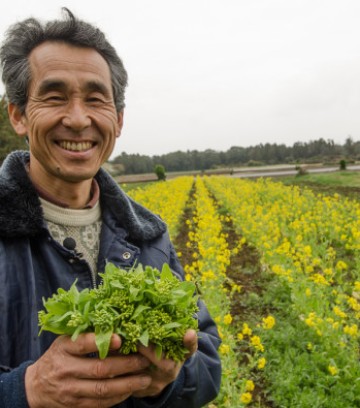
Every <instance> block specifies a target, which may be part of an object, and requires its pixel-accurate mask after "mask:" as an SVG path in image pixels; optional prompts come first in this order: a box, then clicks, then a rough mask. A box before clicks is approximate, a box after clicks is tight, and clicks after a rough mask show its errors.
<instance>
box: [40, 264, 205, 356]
mask: <svg viewBox="0 0 360 408" xmlns="http://www.w3.org/2000/svg"><path fill="white" fill-rule="evenodd" d="M100 276H101V278H102V283H101V284H100V285H99V286H98V287H97V288H93V289H83V290H81V291H79V290H78V289H77V287H76V281H75V282H74V283H73V284H72V286H71V287H70V289H69V290H68V291H66V290H64V289H62V288H59V289H58V290H57V293H55V294H54V295H53V296H52V297H50V298H48V299H47V300H45V299H43V303H44V307H45V310H41V311H40V312H39V326H40V328H41V329H40V333H41V332H42V331H43V330H46V331H50V332H52V333H55V334H59V335H60V334H66V335H69V336H71V338H72V340H74V341H75V340H76V339H77V337H78V336H79V334H80V333H85V332H94V333H95V337H96V345H97V348H98V351H99V357H100V358H101V359H104V358H105V357H106V356H107V355H108V353H109V347H110V340H111V336H112V334H113V333H117V334H119V335H120V336H121V338H122V344H121V348H120V350H119V352H120V353H122V354H130V353H133V352H136V351H137V349H138V345H139V343H141V344H143V345H144V346H148V345H149V343H152V344H154V345H155V347H156V353H157V355H158V357H160V356H161V355H164V356H165V357H166V358H170V359H173V360H174V361H177V362H178V361H182V360H184V358H185V355H186V353H187V352H188V350H187V349H186V348H185V347H184V345H183V337H184V334H185V332H186V330H187V329H190V328H191V329H195V330H198V324H197V319H196V312H197V311H198V307H197V295H195V291H196V288H195V284H194V283H192V282H188V281H180V280H179V279H177V278H176V277H175V276H174V274H173V273H172V272H171V270H170V267H169V266H168V265H167V264H165V265H164V266H163V268H162V270H161V272H160V271H158V270H157V269H154V268H152V267H150V266H146V267H143V266H142V265H138V266H136V267H134V268H132V269H131V270H125V269H120V268H118V267H116V266H115V265H113V264H111V263H108V264H107V265H106V268H105V272H104V273H101V274H100Z"/></svg>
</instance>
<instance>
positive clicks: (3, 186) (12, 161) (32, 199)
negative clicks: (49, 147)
mask: <svg viewBox="0 0 360 408" xmlns="http://www.w3.org/2000/svg"><path fill="white" fill-rule="evenodd" d="M29 160H30V155H29V152H25V151H16V152H13V153H11V154H9V155H8V157H7V158H6V159H5V161H4V163H3V165H2V166H1V168H0V237H7V238H16V237H20V236H36V235H38V234H41V233H42V232H43V231H44V229H45V228H46V226H45V221H44V218H43V212H42V207H41V203H40V200H39V196H38V194H37V192H36V189H35V188H34V186H33V184H32V183H31V180H30V179H29V176H28V174H27V172H26V169H25V166H26V164H27V163H28V162H29ZM95 178H96V180H97V182H98V184H99V187H100V204H101V208H102V209H103V210H104V211H105V210H106V211H109V212H110V213H111V214H112V218H113V219H114V222H115V223H117V224H118V225H120V226H121V227H122V228H124V229H125V230H126V231H127V233H128V235H129V238H130V239H132V240H134V241H148V240H151V239H154V238H156V237H158V236H159V235H161V234H163V233H164V232H165V231H166V225H165V223H164V222H163V221H162V220H161V219H160V218H159V217H157V216H156V215H155V214H153V213H152V212H150V211H149V210H147V209H146V208H144V207H142V206H141V205H140V204H138V203H136V202H135V201H133V200H132V199H131V198H130V197H129V196H127V195H126V194H125V193H124V192H123V191H122V190H121V189H120V187H119V186H118V185H117V183H116V182H115V181H114V180H113V178H112V177H111V176H110V175H109V174H108V173H106V171H105V170H103V169H100V170H99V172H98V173H97V175H96V176H95Z"/></svg>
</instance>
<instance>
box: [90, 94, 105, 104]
mask: <svg viewBox="0 0 360 408" xmlns="http://www.w3.org/2000/svg"><path fill="white" fill-rule="evenodd" d="M86 101H87V102H88V103H92V104H102V103H105V98H104V97H103V96H101V95H91V96H88V98H87V99H86Z"/></svg>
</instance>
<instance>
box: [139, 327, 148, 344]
mask: <svg viewBox="0 0 360 408" xmlns="http://www.w3.org/2000/svg"><path fill="white" fill-rule="evenodd" d="M139 341H140V343H141V344H142V345H143V346H145V347H147V346H148V345H149V332H148V331H147V330H145V331H144V332H143V333H142V335H141V336H140V337H139Z"/></svg>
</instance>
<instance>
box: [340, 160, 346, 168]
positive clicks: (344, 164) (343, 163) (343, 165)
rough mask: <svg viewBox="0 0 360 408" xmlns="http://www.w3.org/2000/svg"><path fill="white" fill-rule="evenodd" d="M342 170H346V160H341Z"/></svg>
mask: <svg viewBox="0 0 360 408" xmlns="http://www.w3.org/2000/svg"><path fill="white" fill-rule="evenodd" d="M340 170H346V160H344V159H343V160H340Z"/></svg>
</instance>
